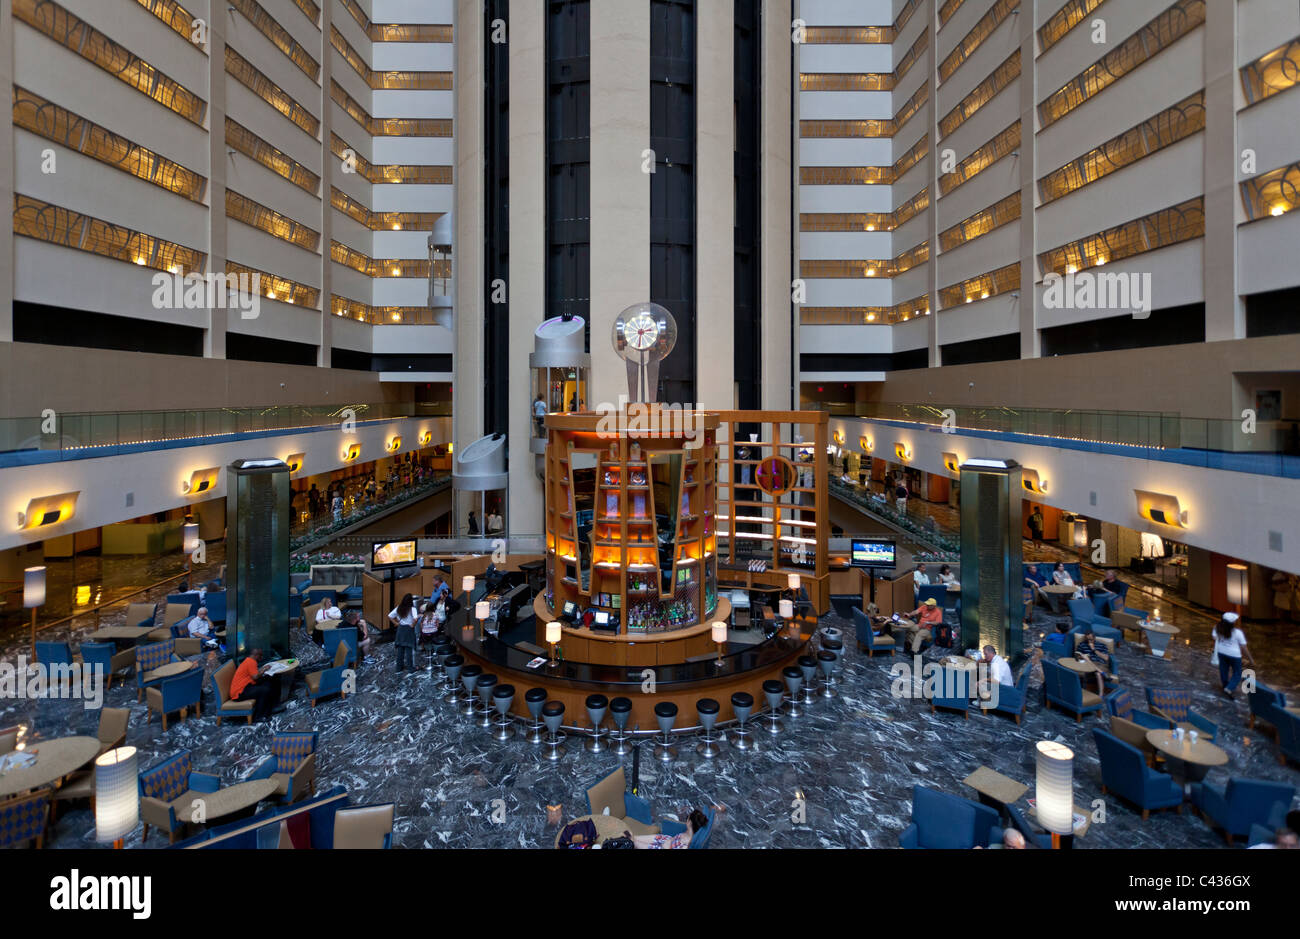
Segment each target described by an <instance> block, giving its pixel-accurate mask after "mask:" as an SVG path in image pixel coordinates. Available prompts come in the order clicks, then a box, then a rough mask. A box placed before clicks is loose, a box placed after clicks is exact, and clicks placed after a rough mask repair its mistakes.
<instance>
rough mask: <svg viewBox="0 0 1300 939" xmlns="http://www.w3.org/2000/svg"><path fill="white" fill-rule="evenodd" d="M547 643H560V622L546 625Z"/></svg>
mask: <svg viewBox="0 0 1300 939" xmlns="http://www.w3.org/2000/svg"><path fill="white" fill-rule="evenodd" d="M546 641H547V642H549V643H550V644H551V645H555V643H557V642H559V641H560V624H559V621H558V620H557V621H555V622H552V623H547V624H546Z"/></svg>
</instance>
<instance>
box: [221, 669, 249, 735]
mask: <svg viewBox="0 0 1300 939" xmlns="http://www.w3.org/2000/svg"><path fill="white" fill-rule="evenodd" d="M234 677H235V662H234V660H233V659H232V660H231V661H229V662H227V663H226V664H225V665H223V666H221V668H219V669H217V671H216V674H214V675H213V676H212V688H213V691H214V692H215V693H216V696H217V726H218V727H220V726H221V719H222V718H223V717H230V718H237V717H242V718H245V719H246V720H247V721H248V722H249V723H250V724H251V723H253V702H252V701H232V700H230V682H231V680H232V679H233V678H234Z"/></svg>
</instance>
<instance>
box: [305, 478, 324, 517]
mask: <svg viewBox="0 0 1300 939" xmlns="http://www.w3.org/2000/svg"><path fill="white" fill-rule="evenodd" d="M320 502H321V499H320V490H319V489H317V488H316V484H315V483H312V484H311V489H310V490H309V491H308V492H307V508H308V509H309V510H311V517H312V518H316V517H317V516H319V515H320Z"/></svg>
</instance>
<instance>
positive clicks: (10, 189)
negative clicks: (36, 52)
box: [0, 3, 15, 342]
mask: <svg viewBox="0 0 1300 939" xmlns="http://www.w3.org/2000/svg"><path fill="white" fill-rule="evenodd" d="M9 7H10V4H8V3H6V4H4V6H3V8H2V9H0V94H3V95H4V101H5V106H4V107H3V108H0V112H3V113H0V153H3V154H4V155H5V156H6V157H8V159H6V160H5V161H4V165H3V166H0V205H3V206H5V208H6V211H7V212H8V213H9V214H10V218H9V221H8V222H6V223H5V224H4V225H0V342H13V338H14V265H15V260H14V226H13V205H14V161H13V152H14V111H13V100H14V88H13V85H14V18H13V15H12V13H11V12H10V10H9Z"/></svg>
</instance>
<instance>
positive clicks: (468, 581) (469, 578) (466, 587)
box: [460, 574, 474, 593]
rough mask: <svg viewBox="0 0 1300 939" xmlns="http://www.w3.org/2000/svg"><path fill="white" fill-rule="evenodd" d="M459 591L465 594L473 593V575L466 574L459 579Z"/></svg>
mask: <svg viewBox="0 0 1300 939" xmlns="http://www.w3.org/2000/svg"><path fill="white" fill-rule="evenodd" d="M460 589H461V590H463V591H465V593H473V592H474V575H473V574H466V575H465V576H464V577H462V578H461V579H460Z"/></svg>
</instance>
